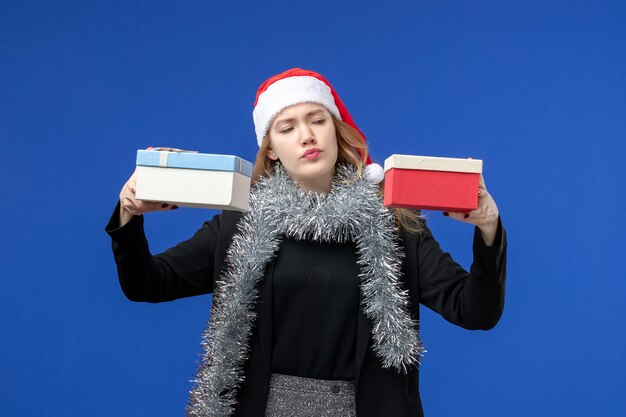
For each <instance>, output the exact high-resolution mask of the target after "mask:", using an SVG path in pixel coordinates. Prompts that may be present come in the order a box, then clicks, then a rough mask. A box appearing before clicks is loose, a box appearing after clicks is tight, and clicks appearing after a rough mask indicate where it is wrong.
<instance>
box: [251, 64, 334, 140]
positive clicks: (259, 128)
mask: <svg viewBox="0 0 626 417" xmlns="http://www.w3.org/2000/svg"><path fill="white" fill-rule="evenodd" d="M300 103H318V104H321V105H322V106H324V107H326V109H327V110H328V111H329V112H330V113H331V114H332V115H333V116H335V117H336V118H338V119H339V120H341V116H340V115H339V109H338V108H337V105H336V104H335V100H334V98H333V95H332V92H331V90H330V87H329V86H328V85H326V84H325V83H324V82H322V81H320V80H318V79H317V78H315V77H310V76H295V77H289V78H283V79H282V80H278V81H276V82H275V83H273V84H272V85H270V86H269V87H267V90H265V91H264V92H263V93H262V94H261V95H260V96H259V99H258V101H257V104H256V107H255V108H254V111H253V112H252V118H253V119H254V130H255V132H256V139H257V143H258V144H259V146H261V143H262V142H263V138H264V137H265V134H266V133H267V131H268V130H269V128H270V124H271V123H272V121H274V118H275V117H276V116H277V115H278V113H280V112H281V111H282V110H283V109H285V108H287V107H289V106H293V105H294V104H300Z"/></svg>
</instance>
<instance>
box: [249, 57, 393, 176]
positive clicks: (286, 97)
mask: <svg viewBox="0 0 626 417" xmlns="http://www.w3.org/2000/svg"><path fill="white" fill-rule="evenodd" d="M300 103H318V104H321V105H322V106H324V107H325V108H326V109H327V110H328V111H329V112H330V113H331V114H332V115H333V116H335V117H336V118H337V119H339V120H341V121H343V122H344V123H346V124H348V125H350V126H351V127H353V128H354V129H355V130H356V131H357V132H358V133H359V134H360V135H361V137H362V138H363V141H364V142H365V135H364V134H363V132H361V130H360V129H359V128H358V127H357V125H356V123H354V120H353V119H352V116H350V113H349V112H348V109H346V106H344V104H343V102H342V101H341V99H340V98H339V95H338V94H337V92H336V91H335V89H334V88H333V87H332V85H331V84H330V83H329V82H328V80H327V79H326V78H324V76H322V75H321V74H318V73H317V72H315V71H309V70H304V69H301V68H292V69H290V70H287V71H285V72H282V73H280V74H277V75H275V76H273V77H271V78H269V79H267V80H266V81H265V82H264V83H263V84H261V86H260V87H259V89H258V90H257V93H256V99H255V101H254V111H253V112H252V118H253V119H254V130H255V133H256V138H257V143H258V145H259V146H261V143H262V142H263V138H264V137H265V135H266V134H267V131H268V130H269V128H270V125H271V123H272V121H274V118H275V117H276V116H277V115H278V113H280V112H281V111H282V110H283V109H285V108H287V107H289V106H293V105H294V104H300ZM365 163H366V164H367V167H366V168H365V173H364V175H365V177H366V178H367V179H368V180H369V181H371V182H373V183H376V184H378V183H380V182H381V181H382V180H383V177H384V172H383V169H382V167H381V166H380V165H378V164H372V160H371V159H370V158H369V156H368V157H367V160H366V161H365ZM376 167H377V168H376Z"/></svg>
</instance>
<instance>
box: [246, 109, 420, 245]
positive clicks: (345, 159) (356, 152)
mask: <svg viewBox="0 0 626 417" xmlns="http://www.w3.org/2000/svg"><path fill="white" fill-rule="evenodd" d="M332 120H333V123H334V125H335V133H336V136H337V150H338V153H337V164H346V163H347V164H350V165H353V166H355V167H356V169H357V173H358V175H359V176H360V175H361V174H362V172H363V168H364V167H365V161H367V157H368V155H369V151H368V149H367V143H365V141H364V140H363V138H362V137H361V135H360V134H359V132H357V130H356V129H354V128H353V127H352V126H350V125H348V124H347V123H344V122H342V121H341V120H339V119H337V118H335V117H334V116H332ZM269 149H270V134H269V132H268V133H266V135H265V137H264V138H263V142H261V147H260V148H259V151H258V152H257V154H256V160H255V162H254V169H253V172H252V184H254V183H256V182H257V181H259V179H260V178H261V177H267V176H268V175H269V173H271V172H272V171H273V170H274V166H275V165H276V164H277V163H279V162H278V161H274V160H272V159H270V158H269V157H268V156H267V151H268V150H269ZM384 184H385V182H384V180H383V181H382V182H381V183H380V189H379V192H380V195H381V196H382V195H383V190H384ZM393 212H394V215H395V219H396V225H397V226H398V232H402V231H403V230H405V231H407V232H410V233H421V232H422V231H424V220H423V218H422V216H421V213H420V211H419V210H410V209H403V208H395V209H393Z"/></svg>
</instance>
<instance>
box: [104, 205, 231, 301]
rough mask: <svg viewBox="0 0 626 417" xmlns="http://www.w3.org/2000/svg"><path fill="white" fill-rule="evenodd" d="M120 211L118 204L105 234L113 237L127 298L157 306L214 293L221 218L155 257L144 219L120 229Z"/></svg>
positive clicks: (120, 275) (208, 223) (203, 226)
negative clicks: (144, 225) (215, 260)
mask: <svg viewBox="0 0 626 417" xmlns="http://www.w3.org/2000/svg"><path fill="white" fill-rule="evenodd" d="M119 210H120V206H119V203H118V205H117V206H116V207H115V210H114V212H113V215H112V216H111V219H110V220H109V223H108V224H107V226H106V228H105V231H106V232H107V233H108V234H109V236H110V237H111V240H112V247H113V257H114V258H115V263H116V265H117V273H118V278H119V281H120V285H121V287H122V291H123V292H124V294H125V295H126V297H128V299H130V300H131V301H148V302H153V303H156V302H161V301H171V300H175V299H177V298H183V297H190V296H193V295H200V294H207V293H210V292H211V291H212V289H213V271H214V268H213V266H214V259H215V250H216V244H217V235H218V231H219V228H220V215H216V216H215V217H213V219H212V220H211V221H208V222H205V223H204V224H203V225H202V227H201V228H200V230H198V231H197V232H196V233H195V234H194V235H193V237H191V238H190V239H189V240H186V241H184V242H181V243H179V244H178V245H176V246H174V247H172V248H170V249H168V250H166V251H165V252H163V253H160V254H158V255H152V254H151V253H150V248H149V246H148V241H147V240H146V236H145V233H144V228H143V216H134V217H133V218H132V219H131V220H130V221H129V222H128V223H127V224H125V225H124V226H122V227H119V214H118V213H119Z"/></svg>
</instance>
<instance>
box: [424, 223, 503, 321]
mask: <svg viewBox="0 0 626 417" xmlns="http://www.w3.org/2000/svg"><path fill="white" fill-rule="evenodd" d="M506 252H507V241H506V232H505V230H504V228H503V227H502V222H501V219H500V218H498V230H497V232H496V238H495V241H494V244H493V245H492V246H486V245H485V242H484V241H483V238H482V235H481V234H480V230H479V229H478V227H475V228H474V243H473V253H474V259H473V262H472V265H471V267H470V270H469V272H467V271H466V270H465V269H464V268H463V267H461V266H460V265H459V264H457V263H456V262H455V261H454V260H452V258H451V257H450V255H449V254H448V253H445V252H443V251H442V250H441V247H440V246H439V243H437V241H436V240H435V239H434V238H433V236H432V234H431V233H430V231H429V230H427V231H426V232H425V233H424V234H423V236H422V238H421V239H420V242H419V244H418V274H419V287H420V302H421V303H422V304H423V305H425V306H427V307H429V308H430V309H432V310H434V311H436V312H438V313H439V314H441V315H442V316H443V317H444V318H445V319H446V320H448V321H449V322H451V323H454V324H456V325H459V326H461V327H464V328H466V329H483V330H488V329H491V328H493V327H494V326H495V325H496V324H497V323H498V321H499V320H500V317H501V316H502V311H503V309H504V292H505V281H506Z"/></svg>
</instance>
